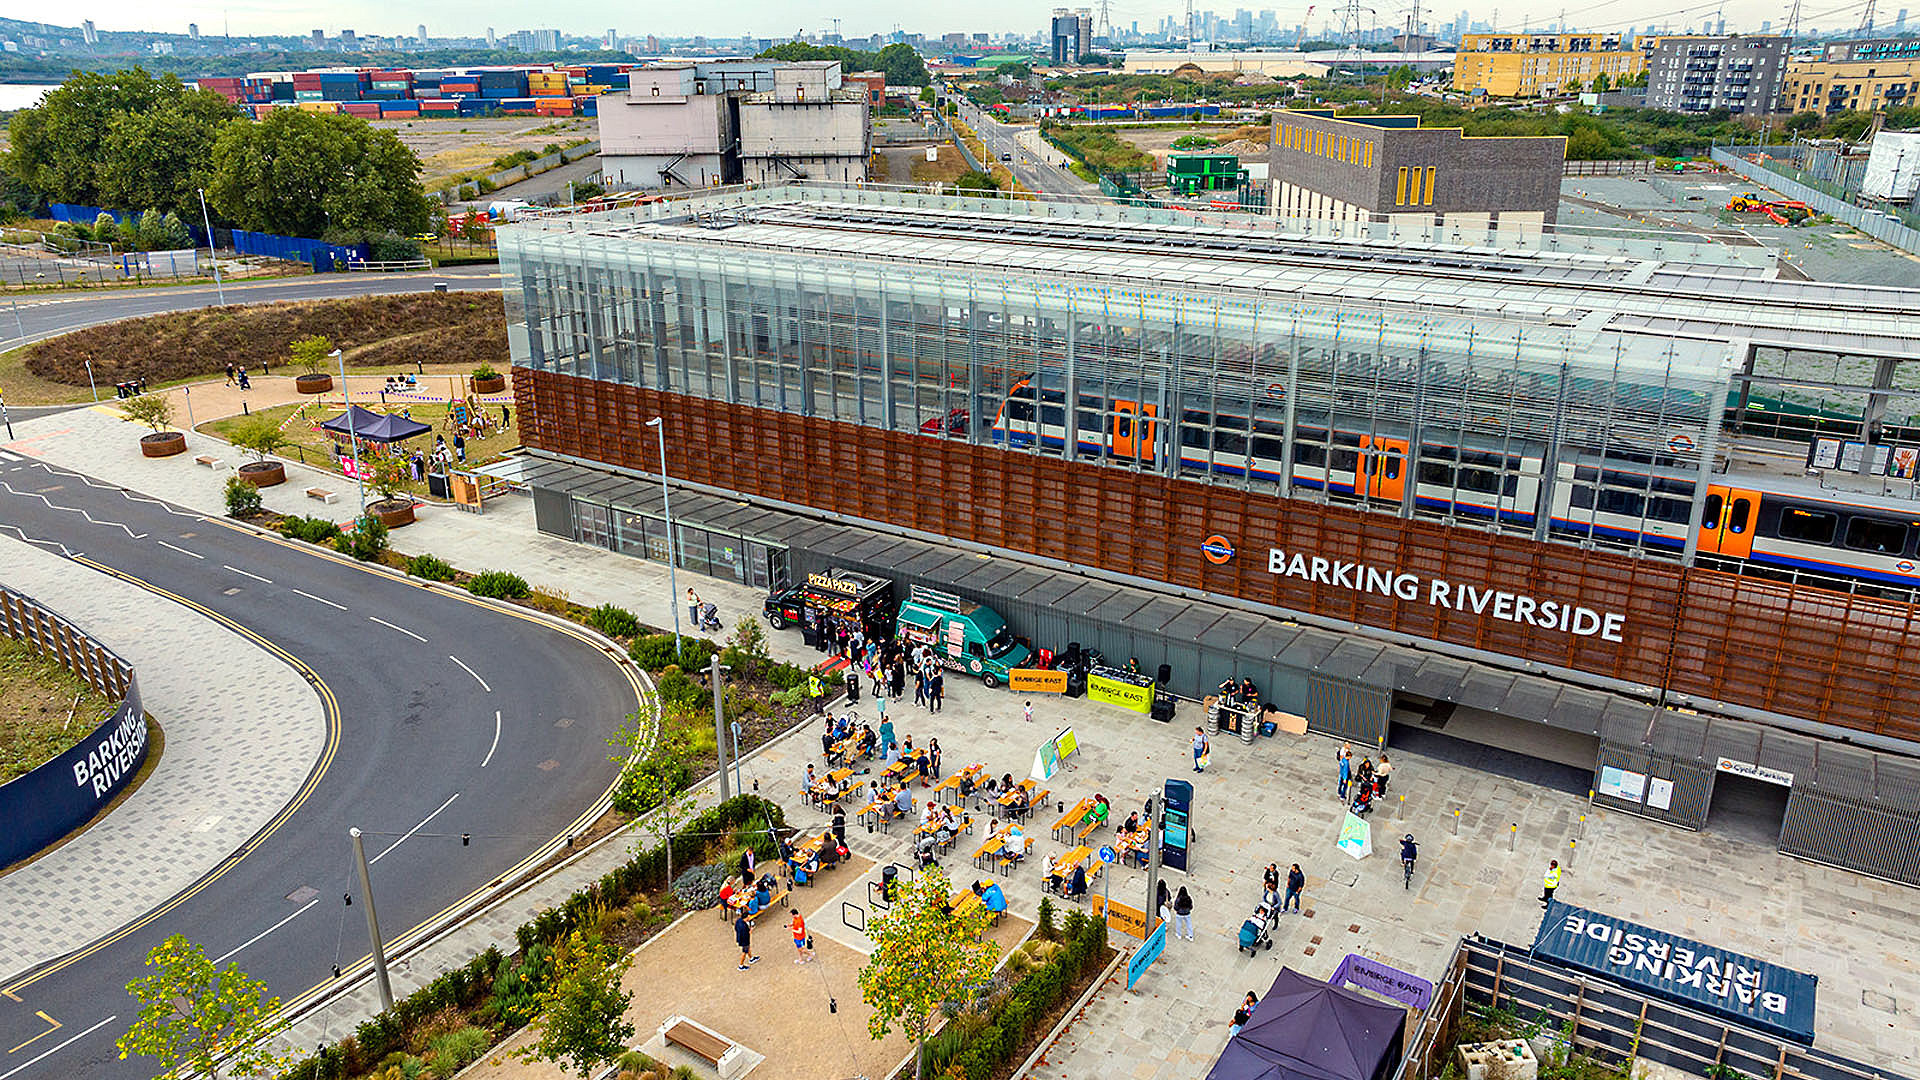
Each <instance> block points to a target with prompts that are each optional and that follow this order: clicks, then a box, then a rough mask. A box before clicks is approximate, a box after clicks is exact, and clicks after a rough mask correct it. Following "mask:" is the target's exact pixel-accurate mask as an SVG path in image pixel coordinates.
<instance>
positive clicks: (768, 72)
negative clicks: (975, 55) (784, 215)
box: [599, 60, 884, 190]
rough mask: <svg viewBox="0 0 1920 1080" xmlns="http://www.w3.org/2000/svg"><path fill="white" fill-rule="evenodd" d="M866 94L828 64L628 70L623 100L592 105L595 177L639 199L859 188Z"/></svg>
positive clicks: (867, 124)
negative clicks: (643, 195) (754, 186)
mask: <svg viewBox="0 0 1920 1080" xmlns="http://www.w3.org/2000/svg"><path fill="white" fill-rule="evenodd" d="M883 85H884V84H883ZM871 92H872V87H871V86H870V85H869V84H867V83H864V82H862V83H856V84H854V85H851V86H849V85H846V84H845V80H844V79H843V77H842V75H841V72H840V64H839V63H838V62H837V61H833V60H818V61H804V62H801V63H781V62H778V61H773V60H722V61H712V62H707V61H701V62H697V63H687V64H671V63H668V64H654V65H649V66H647V67H643V68H636V69H634V70H633V71H631V72H629V73H628V90H627V92H626V94H625V95H624V96H621V95H617V94H616V95H611V96H607V97H603V98H602V99H601V104H600V111H599V124H600V161H601V171H602V174H603V176H604V177H605V181H606V183H607V184H608V186H609V187H614V188H626V189H640V190H652V189H657V188H700V187H712V186H717V185H721V184H738V183H765V182H768V181H773V180H793V179H812V180H834V181H841V182H853V181H859V180H865V179H866V177H867V160H868V158H869V157H870V156H871V154H872V152H873V123H872V109H871V107H870V105H869V101H870V96H869V95H870V94H871Z"/></svg>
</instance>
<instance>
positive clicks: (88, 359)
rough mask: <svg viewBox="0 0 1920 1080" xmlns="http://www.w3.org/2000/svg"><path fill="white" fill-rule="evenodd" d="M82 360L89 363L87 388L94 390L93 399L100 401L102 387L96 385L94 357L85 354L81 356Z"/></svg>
mask: <svg viewBox="0 0 1920 1080" xmlns="http://www.w3.org/2000/svg"><path fill="white" fill-rule="evenodd" d="M80 362H81V363H83V364H85V365H87V389H89V390H91V391H93V400H95V401H99V400H100V387H98V386H96V385H95V384H94V381H93V357H91V356H83V357H81V358H80Z"/></svg>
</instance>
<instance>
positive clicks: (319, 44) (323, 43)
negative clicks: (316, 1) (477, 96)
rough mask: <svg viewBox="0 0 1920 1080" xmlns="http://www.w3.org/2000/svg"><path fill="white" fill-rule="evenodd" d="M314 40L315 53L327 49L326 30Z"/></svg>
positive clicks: (313, 36) (315, 36)
mask: <svg viewBox="0 0 1920 1080" xmlns="http://www.w3.org/2000/svg"><path fill="white" fill-rule="evenodd" d="M487 36H488V37H492V36H493V31H491V30H489V31H487ZM312 38H313V48H314V51H315V52H318V51H320V50H321V49H324V48H326V47H327V32H326V31H325V30H315V31H314V32H313V35H312Z"/></svg>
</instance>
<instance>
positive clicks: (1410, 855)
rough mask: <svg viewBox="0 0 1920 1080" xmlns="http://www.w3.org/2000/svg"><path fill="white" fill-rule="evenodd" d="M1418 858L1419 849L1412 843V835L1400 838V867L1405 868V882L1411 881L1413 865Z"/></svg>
mask: <svg viewBox="0 0 1920 1080" xmlns="http://www.w3.org/2000/svg"><path fill="white" fill-rule="evenodd" d="M1419 857H1420V847H1419V845H1417V844H1415V843H1414V842H1413V834H1412V833H1408V834H1407V835H1405V836H1403V837H1401V838H1400V865H1401V866H1403V867H1405V868H1406V871H1407V881H1408V882H1412V881H1413V863H1414V860H1416V859H1418V858H1419Z"/></svg>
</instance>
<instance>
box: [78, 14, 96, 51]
mask: <svg viewBox="0 0 1920 1080" xmlns="http://www.w3.org/2000/svg"><path fill="white" fill-rule="evenodd" d="M80 37H81V38H82V39H84V40H85V41H86V43H87V44H89V45H98V44H99V43H100V34H99V32H98V31H96V30H94V28H93V20H92V19H88V20H87V21H86V22H83V23H81V24H80Z"/></svg>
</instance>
